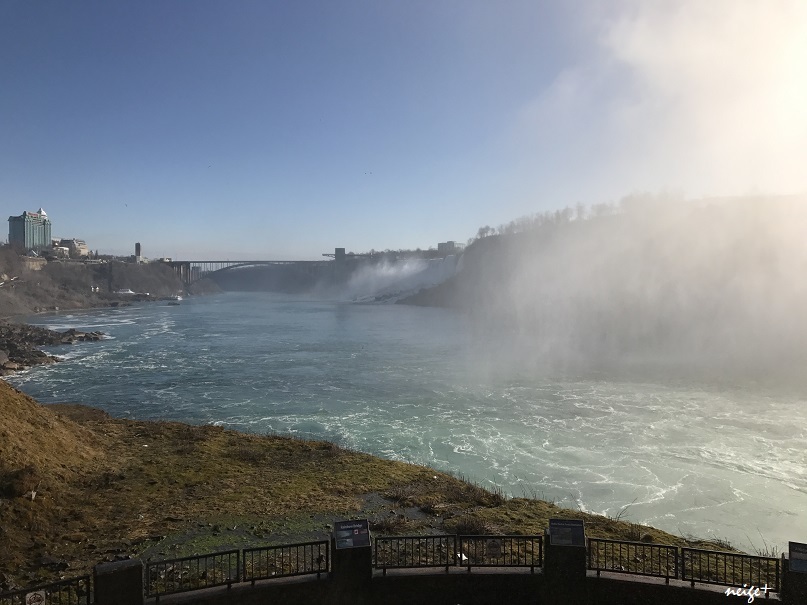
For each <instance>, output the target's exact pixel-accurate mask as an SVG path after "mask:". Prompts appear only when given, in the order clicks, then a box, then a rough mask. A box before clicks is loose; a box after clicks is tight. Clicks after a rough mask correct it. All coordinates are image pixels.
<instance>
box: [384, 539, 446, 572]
mask: <svg viewBox="0 0 807 605" xmlns="http://www.w3.org/2000/svg"><path fill="white" fill-rule="evenodd" d="M459 556H460V553H459V551H458V550H457V537H456V536H382V537H378V538H375V554H374V557H373V566H374V567H375V568H376V569H381V570H383V572H384V575H386V573H387V569H401V568H417V567H445V568H446V571H448V568H449V567H450V566H451V565H455V564H456V559H455V558H457V557H459Z"/></svg>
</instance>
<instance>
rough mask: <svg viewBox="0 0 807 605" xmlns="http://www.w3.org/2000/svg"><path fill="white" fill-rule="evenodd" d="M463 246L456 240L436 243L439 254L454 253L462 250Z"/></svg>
mask: <svg viewBox="0 0 807 605" xmlns="http://www.w3.org/2000/svg"><path fill="white" fill-rule="evenodd" d="M463 248H465V246H464V245H463V244H458V243H457V242H452V241H450V240H449V241H447V242H439V243H438V244H437V252H439V253H440V254H446V255H448V254H455V253H457V252H462V250H463Z"/></svg>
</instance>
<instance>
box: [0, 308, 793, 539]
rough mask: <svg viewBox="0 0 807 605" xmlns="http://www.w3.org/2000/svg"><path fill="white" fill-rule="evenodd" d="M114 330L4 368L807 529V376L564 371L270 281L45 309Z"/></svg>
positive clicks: (213, 416)
mask: <svg viewBox="0 0 807 605" xmlns="http://www.w3.org/2000/svg"><path fill="white" fill-rule="evenodd" d="M31 321H32V323H37V324H40V325H46V326H50V327H53V328H56V329H66V328H68V327H75V328H79V329H86V330H101V331H103V332H105V333H106V334H107V335H108V336H109V338H108V339H105V340H104V341H102V342H100V343H80V344H76V345H73V346H70V347H60V348H54V349H52V350H51V352H53V353H55V354H57V355H60V356H62V358H63V361H62V363H59V364H54V365H51V366H43V367H38V368H34V369H31V370H28V371H25V372H21V373H19V374H17V375H15V376H12V377H9V378H8V381H9V382H11V383H12V384H14V385H15V386H17V387H19V388H20V389H22V390H23V391H25V392H27V393H29V394H30V395H32V396H34V397H35V398H36V399H38V400H39V401H42V402H45V403H49V402H80V403H85V404H88V405H92V406H96V407H99V408H102V409H104V410H106V411H108V412H110V413H111V414H112V415H114V416H119V417H129V418H138V419H171V420H179V421H184V422H190V423H197V424H203V423H214V424H218V425H222V426H226V427H229V428H233V429H237V430H241V431H250V432H258V433H269V432H271V433H296V434H303V435H306V436H311V437H315V438H322V439H328V440H331V441H335V442H337V443H340V444H342V445H345V446H347V447H351V448H355V449H358V450H362V451H366V452H369V453H372V454H376V455H379V456H383V457H386V458H390V459H395V460H406V461H411V462H415V463H419V464H427V465H431V466H433V467H435V468H438V469H441V470H448V471H452V472H457V473H461V474H463V475H464V476H466V477H469V478H471V479H473V480H475V481H477V482H479V483H481V484H483V485H487V486H494V485H495V486H498V487H500V488H502V489H503V490H504V491H505V492H507V493H509V494H511V495H514V496H522V495H525V494H526V495H533V494H537V495H539V496H541V497H544V498H546V499H550V500H555V501H557V502H559V503H561V504H563V505H566V506H569V507H573V508H578V507H579V508H581V509H584V510H587V511H591V512H596V513H603V514H609V515H617V514H619V513H620V511H622V510H623V508H625V507H626V506H627V507H628V508H627V511H626V512H625V513H624V514H623V518H625V519H627V520H630V521H634V522H638V523H647V524H650V525H654V526H657V527H660V528H662V529H665V530H667V531H670V532H672V533H675V534H694V535H698V536H702V537H712V536H714V537H719V538H722V539H728V540H730V541H732V543H734V544H736V545H739V546H744V547H746V548H752V547H754V546H755V547H762V546H763V540H764V541H765V542H766V543H767V544H768V545H769V546H770V545H775V546H777V547H779V548H780V549H781V548H783V547H784V546H786V543H787V541H788V540H797V541H803V542H804V541H807V471H806V470H805V452H807V406H805V397H804V396H803V395H802V393H800V392H799V391H798V390H797V389H794V390H791V391H783V392H773V391H771V390H770V389H766V388H765V387H762V386H760V385H737V384H734V385H731V386H725V385H721V386H719V387H718V386H715V385H709V384H708V383H704V382H703V381H701V382H699V383H698V384H690V383H687V382H685V381H682V380H680V379H676V380H672V379H670V380H660V379H658V378H656V379H654V380H653V381H650V380H640V379H636V378H635V377H634V378H632V379H630V380H628V379H625V378H616V377H614V376H604V375H602V374H601V373H600V374H597V375H587V376H583V375H578V376H570V375H560V374H556V373H550V372H547V371H538V370H535V369H530V368H529V367H527V366H525V365H524V364H516V363H513V361H512V360H511V359H509V358H507V356H506V355H504V354H503V352H504V351H506V348H507V340H508V337H507V335H506V334H497V333H495V332H494V331H492V330H488V331H487V332H480V331H478V330H476V329H474V327H473V325H472V324H471V322H470V320H469V319H468V318H466V317H465V316H463V315H461V314H458V313H454V312H452V311H449V310H444V309H430V308H420V307H408V306H402V305H379V304H376V305H370V304H367V305H365V304H351V303H344V302H332V301H316V300H306V299H299V298H298V299H295V298H289V297H283V296H277V295H271V294H261V293H249V294H247V293H228V294H223V295H217V296H211V297H202V298H193V299H190V300H186V301H183V303H182V305H181V306H167V305H164V304H162V303H151V304H145V305H137V306H132V307H128V308H124V309H110V310H103V311H93V312H86V313H84V312H82V313H74V314H63V315H57V316H49V317H45V316H41V317H35V318H32V320H31Z"/></svg>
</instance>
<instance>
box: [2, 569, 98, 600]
mask: <svg viewBox="0 0 807 605" xmlns="http://www.w3.org/2000/svg"><path fill="white" fill-rule="evenodd" d="M26 602H28V603H41V604H42V605H46V604H47V605H90V604H91V603H92V602H93V600H92V584H91V582H90V576H80V577H78V578H70V579H69V580H60V581H58V582H53V583H51V584H43V585H42V586H37V587H36V588H26V589H25V590H15V591H14V592H5V593H3V594H0V605H25V604H26Z"/></svg>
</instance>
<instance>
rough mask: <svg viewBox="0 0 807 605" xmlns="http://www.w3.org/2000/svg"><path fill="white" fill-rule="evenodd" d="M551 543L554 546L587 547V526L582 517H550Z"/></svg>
mask: <svg viewBox="0 0 807 605" xmlns="http://www.w3.org/2000/svg"><path fill="white" fill-rule="evenodd" d="M549 543H550V544H551V545H552V546H582V547H583V548H585V547H586V528H585V526H584V525H583V521H582V520H580V519H550V520H549Z"/></svg>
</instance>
